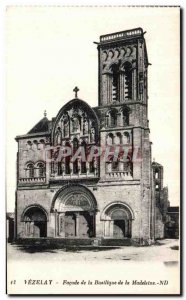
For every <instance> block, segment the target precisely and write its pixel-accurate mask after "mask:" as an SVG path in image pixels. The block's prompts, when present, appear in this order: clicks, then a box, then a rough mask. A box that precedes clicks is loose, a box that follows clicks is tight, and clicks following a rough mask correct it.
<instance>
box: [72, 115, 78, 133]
mask: <svg viewBox="0 0 186 300" xmlns="http://www.w3.org/2000/svg"><path fill="white" fill-rule="evenodd" d="M72 131H73V132H77V131H79V120H78V118H77V117H74V118H73V119H72Z"/></svg>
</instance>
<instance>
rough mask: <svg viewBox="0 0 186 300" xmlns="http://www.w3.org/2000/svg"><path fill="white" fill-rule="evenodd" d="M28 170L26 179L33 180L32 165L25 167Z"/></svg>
mask: <svg viewBox="0 0 186 300" xmlns="http://www.w3.org/2000/svg"><path fill="white" fill-rule="evenodd" d="M27 170H28V177H29V178H33V177H34V165H33V164H32V163H30V164H28V165H27Z"/></svg>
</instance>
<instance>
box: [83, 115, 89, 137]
mask: <svg viewBox="0 0 186 300" xmlns="http://www.w3.org/2000/svg"><path fill="white" fill-rule="evenodd" d="M87 133H88V120H87V118H84V120H83V134H87Z"/></svg>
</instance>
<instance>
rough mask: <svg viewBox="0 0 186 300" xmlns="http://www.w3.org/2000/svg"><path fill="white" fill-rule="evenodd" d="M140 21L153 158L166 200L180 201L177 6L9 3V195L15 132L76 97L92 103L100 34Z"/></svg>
mask: <svg viewBox="0 0 186 300" xmlns="http://www.w3.org/2000/svg"><path fill="white" fill-rule="evenodd" d="M136 27H142V28H143V30H144V31H146V32H147V33H146V34H145V38H146V44H147V51H148V57H149V62H150V63H151V64H152V66H150V67H149V77H148V80H149V115H148V117H149V126H150V130H151V135H150V139H151V141H152V142H153V145H152V157H154V158H155V159H156V161H157V162H159V163H160V164H162V165H163V166H164V185H165V186H166V185H168V188H169V199H170V201H171V204H172V205H178V203H179V151H180V148H179V147H180V141H179V102H180V99H179V60H180V58H179V36H180V34H179V9H178V8H177V9H175V8H162V7H161V8H148V7H143V8H134V7H133V8H131V7H99V8H96V7H94V8H87V7H79V8H75V7H74V8H64V7H9V8H8V10H7V16H6V95H7V185H8V192H7V199H8V203H7V204H8V205H7V209H8V211H13V209H14V202H15V189H16V168H15V167H16V151H17V145H16V141H15V139H14V138H15V136H16V135H20V134H26V133H27V132H28V131H29V130H30V129H31V128H32V127H33V126H34V125H35V124H36V123H37V122H38V121H39V120H40V119H41V118H42V117H43V112H44V110H45V109H46V110H47V116H48V118H49V119H51V118H52V117H55V116H56V114H57V113H58V111H59V110H60V108H61V107H62V106H63V105H64V104H65V103H66V102H68V101H69V100H70V99H72V98H73V97H74V93H73V91H72V90H73V88H74V87H75V86H76V85H77V86H78V87H79V88H80V92H79V97H80V98H81V99H83V100H85V101H86V102H87V103H88V104H90V105H91V106H97V105H98V96H97V95H98V59H97V48H96V45H95V44H93V42H94V41H99V36H100V35H102V34H107V33H112V32H117V31H122V30H127V29H132V28H136Z"/></svg>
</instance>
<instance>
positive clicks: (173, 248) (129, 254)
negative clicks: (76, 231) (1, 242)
mask: <svg viewBox="0 0 186 300" xmlns="http://www.w3.org/2000/svg"><path fill="white" fill-rule="evenodd" d="M178 250H179V241H178V240H175V239H164V240H160V241H157V242H156V244H155V245H151V246H146V247H134V246H119V247H110V248H108V247H101V248H97V247H95V248H92V249H91V250H90V249H88V248H87V249H86V247H83V248H78V249H76V248H71V249H66V248H65V249H48V250H47V249H45V250H44V251H39V252H38V251H33V252H30V251H29V250H28V249H22V248H20V246H17V245H11V244H8V245H7V257H8V260H9V261H10V260H16V261H18V260H30V259H31V258H32V259H33V260H34V261H35V260H38V261H40V260H44V261H45V262H47V260H48V261H50V262H51V261H58V262H60V261H61V262H68V261H76V262H77V261H79V262H80V261H83V260H85V261H87V262H88V261H95V260H96V261H98V260H99V261H106V260H112V261H124V260H127V261H158V262H164V263H165V264H177V262H178V261H179V251H178Z"/></svg>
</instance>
